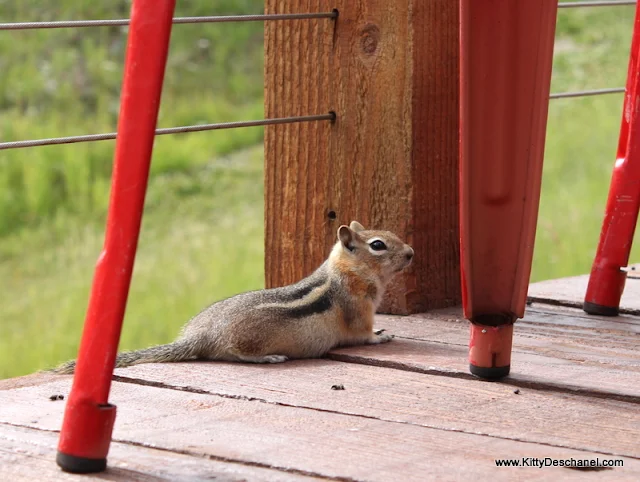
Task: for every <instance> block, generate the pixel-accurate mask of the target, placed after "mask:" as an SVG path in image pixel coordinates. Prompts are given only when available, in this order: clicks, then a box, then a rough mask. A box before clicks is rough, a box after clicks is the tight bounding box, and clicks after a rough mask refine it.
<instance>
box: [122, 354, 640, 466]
mask: <svg viewBox="0 0 640 482" xmlns="http://www.w3.org/2000/svg"><path fill="white" fill-rule="evenodd" d="M117 373H118V375H119V376H121V377H124V378H123V379H121V380H129V381H130V382H131V383H139V380H144V381H146V382H154V383H159V384H166V385H167V386H170V387H173V388H178V389H187V390H192V391H196V392H209V393H214V394H220V395H223V396H232V397H249V398H254V397H255V398H257V399H260V400H262V401H265V402H267V403H277V404H285V405H289V406H296V407H306V408H312V409H316V410H324V411H333V412H336V413H346V414H352V415H359V416H363V417H370V418H377V419H381V420H387V421H396V422H403V423H411V424H415V425H420V426H423V427H432V428H438V429H443V430H460V431H462V432H466V433H475V434H485V435H488V436H492V437H501V438H505V439H513V440H520V441H526V442H534V443H541V444H553V445H557V446H561V447H567V448H573V449H580V450H591V451H604V452H609V453H615V454H618V455H626V456H630V457H637V458H640V447H639V446H638V444H637V440H638V439H640V414H639V413H640V405H638V404H631V403H625V402H620V401H616V400H594V399H591V398H588V397H582V396H576V395H572V394H571V393H549V392H547V391H541V390H536V389H524V388H523V389H520V392H519V393H518V394H514V387H513V386H510V385H508V384H500V383H483V382H480V381H477V380H469V379H460V378H449V377H441V376H432V375H425V374H420V373H414V372H407V371H402V370H394V369H390V368H384V367H373V366H366V365H357V364H347V363H339V362H335V361H328V360H310V361H297V362H291V363H288V364H287V366H284V365H283V366H263V367H251V366H246V365H239V364H226V363H199V364H197V365H191V367H190V368H187V366H186V365H184V364H182V365H158V364H155V365H140V366H137V367H131V368H129V369H122V370H118V371H117ZM334 384H341V385H343V386H344V387H345V390H344V392H342V391H341V392H340V393H338V392H336V391H333V390H331V386H332V385H334ZM372 394H375V396H372ZM479 407H482V408H481V409H479ZM612 414H615V416H612Z"/></svg>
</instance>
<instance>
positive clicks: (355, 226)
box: [349, 221, 364, 233]
mask: <svg viewBox="0 0 640 482" xmlns="http://www.w3.org/2000/svg"><path fill="white" fill-rule="evenodd" d="M349 227H350V228H351V230H352V231H355V232H356V233H359V232H360V231H364V226H363V225H362V224H360V223H359V222H358V221H351V224H350V225H349Z"/></svg>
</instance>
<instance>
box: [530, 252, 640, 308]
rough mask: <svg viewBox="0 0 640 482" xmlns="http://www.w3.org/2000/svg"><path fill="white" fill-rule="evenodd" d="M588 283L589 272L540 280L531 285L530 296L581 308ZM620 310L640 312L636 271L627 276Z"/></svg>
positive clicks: (637, 267) (638, 278)
mask: <svg viewBox="0 0 640 482" xmlns="http://www.w3.org/2000/svg"><path fill="white" fill-rule="evenodd" d="M633 266H635V267H636V270H635V271H636V272H637V271H638V270H640V265H633ZM587 284H589V275H588V274H585V275H581V276H573V277H570V278H560V279H554V280H548V281H539V282H537V283H533V284H531V285H530V286H529V298H531V299H533V300H537V301H551V302H554V303H560V304H565V305H567V306H575V307H578V308H581V307H582V303H583V302H584V295H585V293H586V292H587ZM620 312H621V313H632V314H635V315H639V314H640V277H638V275H637V274H636V273H635V272H631V273H630V275H629V276H628V277H627V283H626V285H625V289H624V292H623V293H622V298H621V300H620ZM612 319H616V318H612Z"/></svg>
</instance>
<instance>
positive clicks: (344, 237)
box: [338, 226, 357, 251]
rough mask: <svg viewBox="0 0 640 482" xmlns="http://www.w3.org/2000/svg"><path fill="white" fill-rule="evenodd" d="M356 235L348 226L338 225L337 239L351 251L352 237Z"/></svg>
mask: <svg viewBox="0 0 640 482" xmlns="http://www.w3.org/2000/svg"><path fill="white" fill-rule="evenodd" d="M356 236H357V234H356V233H355V232H353V231H352V230H351V229H350V228H349V226H340V227H339V228H338V239H339V240H340V242H341V243H342V246H344V247H345V248H347V249H348V250H349V251H353V238H354V237H356Z"/></svg>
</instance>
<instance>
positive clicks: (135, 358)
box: [49, 340, 197, 375]
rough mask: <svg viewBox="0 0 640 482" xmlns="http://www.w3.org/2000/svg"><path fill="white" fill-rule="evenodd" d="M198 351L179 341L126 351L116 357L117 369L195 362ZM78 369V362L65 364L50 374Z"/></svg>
mask: <svg viewBox="0 0 640 482" xmlns="http://www.w3.org/2000/svg"><path fill="white" fill-rule="evenodd" d="M195 358H197V349H196V347H195V345H194V344H193V343H188V342H186V341H184V340H178V341H175V342H173V343H168V344H166V345H157V346H152V347H149V348H144V349H142V350H134V351H126V352H123V353H119V354H118V356H117V357H116V366H115V367H116V368H123V367H128V366H131V365H138V364H141V363H167V362H180V361H187V360H194V359H195ZM75 369H76V361H75V360H70V361H68V362H65V363H63V364H61V365H59V366H57V367H56V368H53V369H52V370H49V371H50V372H53V373H57V374H60V375H65V374H71V373H73V372H74V371H75Z"/></svg>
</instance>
